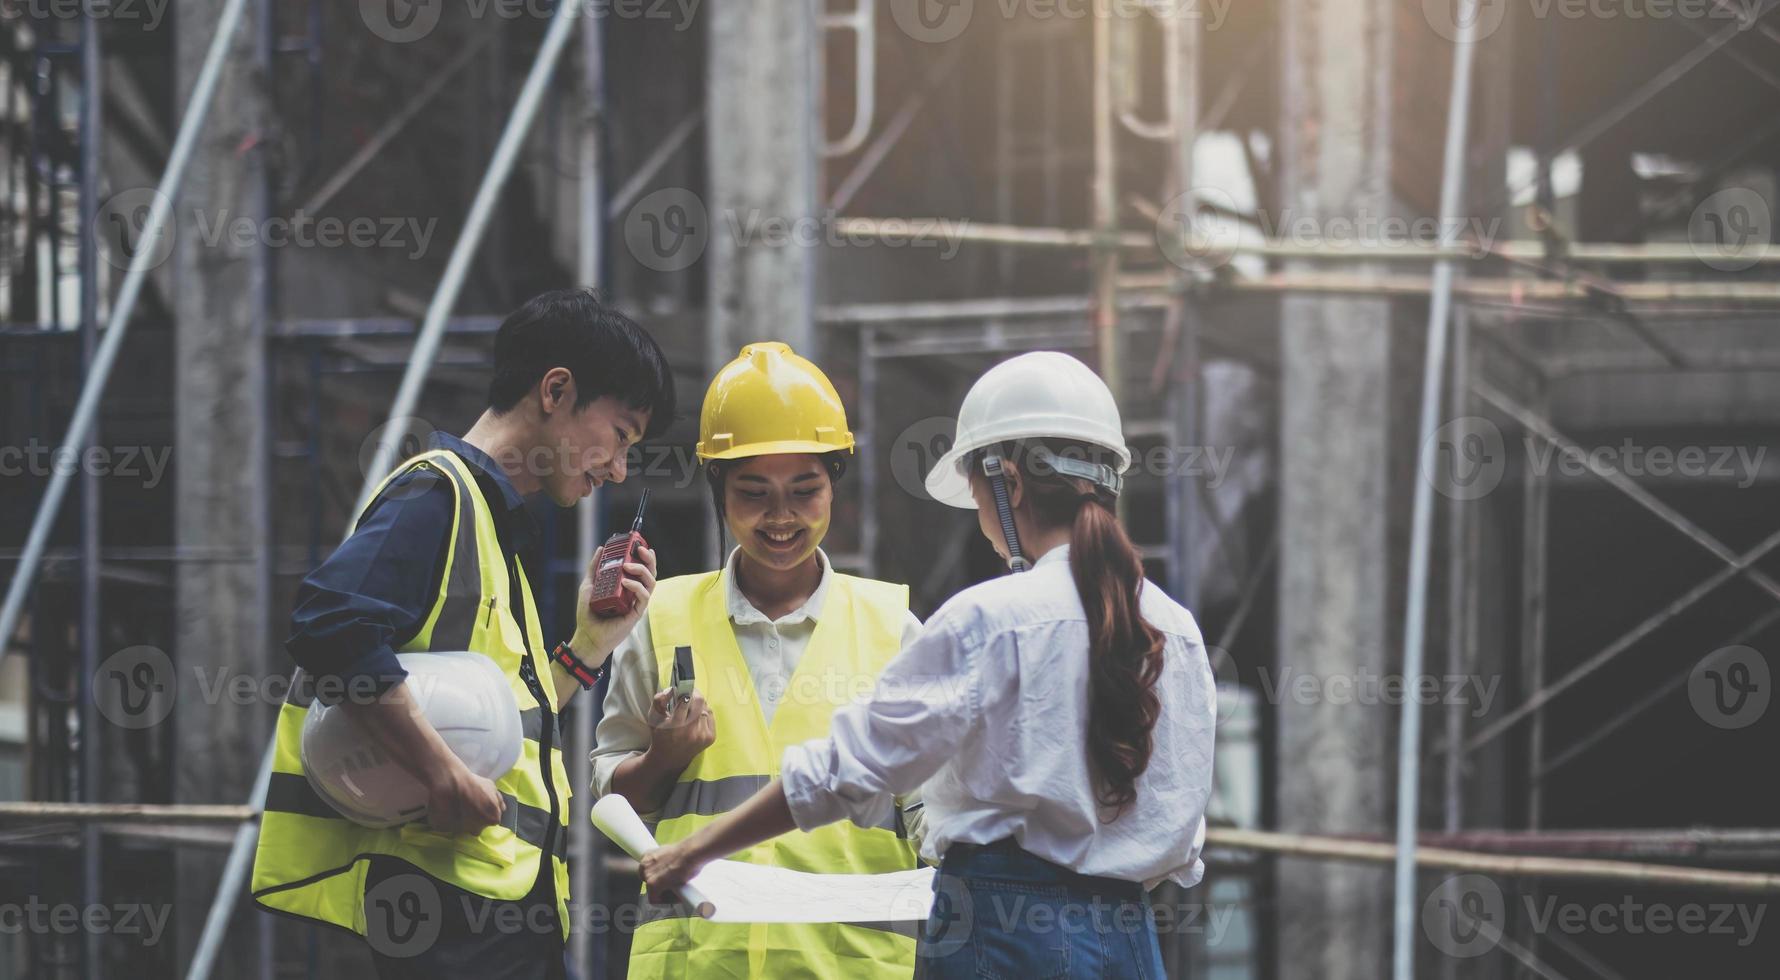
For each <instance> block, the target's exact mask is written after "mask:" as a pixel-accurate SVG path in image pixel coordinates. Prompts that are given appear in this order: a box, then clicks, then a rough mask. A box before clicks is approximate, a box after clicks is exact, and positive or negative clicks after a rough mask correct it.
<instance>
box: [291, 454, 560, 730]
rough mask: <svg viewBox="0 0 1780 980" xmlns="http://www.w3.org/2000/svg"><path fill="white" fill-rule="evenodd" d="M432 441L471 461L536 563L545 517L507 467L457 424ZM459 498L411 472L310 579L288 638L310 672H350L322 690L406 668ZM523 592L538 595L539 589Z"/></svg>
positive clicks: (433, 476) (433, 593) (392, 679)
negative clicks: (402, 658)
mask: <svg viewBox="0 0 1780 980" xmlns="http://www.w3.org/2000/svg"><path fill="white" fill-rule="evenodd" d="M429 442H430V445H431V447H432V448H435V449H449V450H451V451H452V452H454V453H456V454H457V455H458V456H460V457H462V458H463V459H464V461H465V462H467V463H469V464H470V472H472V473H473V474H475V476H476V482H477V483H478V484H480V486H481V488H482V495H483V497H485V498H486V499H487V500H488V502H489V506H490V507H492V508H493V509H494V511H495V514H494V518H495V529H496V532H497V534H498V535H499V536H500V539H501V548H502V550H503V551H504V552H505V553H506V554H507V555H508V556H513V555H518V556H520V557H521V558H522V560H523V561H524V564H525V566H526V567H527V568H528V569H532V568H536V567H537V566H536V564H535V563H534V562H533V561H531V560H530V558H531V554H532V549H534V548H535V547H536V546H537V543H538V539H539V534H538V526H537V522H536V520H535V518H534V517H533V516H532V514H531V511H530V509H529V508H528V507H527V506H526V503H525V498H523V497H521V496H520V495H519V492H518V491H517V490H515V489H513V483H512V481H510V480H508V479H507V474H506V473H504V472H502V471H501V468H500V466H498V465H497V464H496V463H495V461H494V460H493V459H491V458H490V457H489V456H488V454H487V453H484V452H483V451H482V450H480V449H477V448H476V447H474V446H471V445H470V444H468V443H466V442H464V441H463V440H462V439H459V438H457V437H456V436H453V435H450V434H449V433H445V432H434V433H433V434H432V437H431V439H430V440H429ZM454 500H455V497H454V495H453V493H452V489H451V485H450V484H449V483H448V482H446V478H445V477H443V476H441V475H440V474H438V473H435V472H433V471H431V470H426V469H420V470H413V471H410V472H408V473H405V474H403V475H402V476H401V477H399V478H397V479H396V480H395V481H394V482H393V483H391V484H390V486H388V487H386V488H385V489H384V492H383V493H382V494H380V495H379V496H378V498H377V500H375V501H373V502H372V504H371V506H370V508H369V509H368V510H367V511H366V513H365V516H364V519H363V520H362V521H360V522H359V525H358V529H357V530H355V531H353V532H352V536H351V537H349V538H347V539H346V540H345V541H344V542H342V543H341V545H340V547H339V548H337V549H335V550H334V553H333V554H332V555H329V556H328V558H327V560H326V561H324V562H322V563H321V564H320V565H319V566H317V567H316V569H315V570H314V571H312V572H310V573H309V576H308V577H307V578H305V579H304V580H303V584H302V586H300V587H299V588H298V589H297V601H296V608H295V610H294V611H292V613H291V632H290V638H289V639H287V640H285V642H284V648H285V649H286V650H287V651H289V652H290V655H291V657H292V658H293V659H294V660H296V662H297V666H299V667H302V668H303V670H304V671H306V672H307V673H309V674H310V675H312V676H316V677H328V676H332V677H338V678H340V679H341V680H343V681H346V682H347V683H346V684H340V685H327V686H324V688H323V689H322V690H333V691H336V692H343V691H345V690H350V689H353V688H352V687H351V682H352V680H353V679H354V678H357V677H365V676H368V677H374V678H376V679H377V680H376V686H377V690H378V691H379V692H381V691H382V690H384V689H385V688H387V687H389V686H392V685H394V684H395V683H396V682H397V681H400V680H401V679H402V678H403V677H406V676H407V671H405V670H403V669H402V666H401V664H400V662H398V661H397V660H396V653H395V651H396V648H397V647H400V646H401V645H402V644H404V643H407V642H408V641H409V640H412V639H413V638H414V636H415V634H417V633H419V632H420V628H421V626H423V625H424V624H425V623H426V617H427V614H428V613H430V612H431V611H432V608H433V603H434V602H435V601H436V600H437V599H438V597H439V582H440V579H441V578H442V576H443V575H444V571H445V567H444V566H445V554H446V548H447V544H448V542H449V539H450V535H451V517H452V510H453V508H454ZM529 578H530V576H529V575H528V579H529ZM524 599H525V601H526V602H527V603H528V604H529V603H530V602H531V601H532V596H529V595H528V596H525V597H524ZM317 693H318V695H319V694H320V693H321V690H318V692H317Z"/></svg>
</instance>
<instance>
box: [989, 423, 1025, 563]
mask: <svg viewBox="0 0 1780 980" xmlns="http://www.w3.org/2000/svg"><path fill="white" fill-rule="evenodd" d="M983 473H984V475H986V476H987V477H988V478H989V492H990V493H991V494H992V495H994V497H995V516H996V517H997V518H998V519H999V520H1000V521H1001V538H1002V540H1003V541H1006V542H1007V567H1008V568H1009V569H1011V570H1013V571H1015V572H1023V571H1025V570H1026V569H1028V568H1031V567H1032V566H1031V565H1030V564H1029V563H1028V562H1027V561H1026V556H1025V555H1023V554H1021V553H1020V532H1019V531H1018V530H1016V529H1015V528H1014V508H1013V504H1011V503H1010V502H1009V500H1008V492H1007V464H1006V463H1005V462H1004V461H1003V460H1002V458H1001V457H1000V456H999V455H997V454H995V453H989V454H988V455H986V456H984V457H983Z"/></svg>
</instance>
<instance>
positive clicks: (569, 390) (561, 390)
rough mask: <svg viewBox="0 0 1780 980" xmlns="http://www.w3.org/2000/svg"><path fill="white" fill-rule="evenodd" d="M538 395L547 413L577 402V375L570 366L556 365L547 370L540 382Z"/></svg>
mask: <svg viewBox="0 0 1780 980" xmlns="http://www.w3.org/2000/svg"><path fill="white" fill-rule="evenodd" d="M538 395H539V398H540V399H541V400H542V402H543V407H544V414H545V415H549V414H550V413H551V412H554V411H556V410H557V409H560V408H564V407H566V406H571V405H573V404H575V376H574V375H573V374H571V373H570V372H569V369H568V368H562V367H554V368H551V369H550V370H548V371H545V372H544V377H543V378H542V379H541V380H540V381H539V382H538Z"/></svg>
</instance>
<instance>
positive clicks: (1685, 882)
mask: <svg viewBox="0 0 1780 980" xmlns="http://www.w3.org/2000/svg"><path fill="white" fill-rule="evenodd" d="M1205 846H1206V847H1207V848H1214V847H1225V848H1230V849H1232V850H1242V851H1257V852H1260V853H1264V854H1282V855H1291V856H1293V857H1308V858H1326V859H1329V860H1334V861H1362V862H1367V863H1371V864H1388V863H1390V862H1392V861H1395V860H1396V859H1397V858H1398V856H1399V855H1400V854H1401V849H1400V848H1398V847H1395V846H1393V845H1392V844H1389V843H1387V842H1384V841H1366V840H1351V839H1349V838H1345V837H1323V836H1317V835H1314V834H1282V833H1275V832H1273V831H1267V830H1239V829H1237V828H1234V827H1213V828H1210V829H1208V830H1207V831H1206V832H1205ZM1412 856H1413V859H1414V861H1415V863H1416V864H1417V865H1418V866H1420V867H1423V868H1438V869H1440V870H1444V871H1470V872H1476V873H1478V874H1497V875H1506V876H1513V877H1529V878H1534V877H1536V878H1561V879H1568V880H1572V881H1613V882H1626V883H1635V884H1640V885H1656V886H1660V887H1673V888H1694V889H1702V890H1703V889H1710V890H1714V891H1732V892H1746V893H1751V894H1775V893H1780V874H1773V873H1770V872H1762V871H1719V870H1717V869H1713V868H1682V867H1676V866H1674V865H1668V864H1643V863H1636V862H1630V861H1601V860H1595V859H1591V858H1566V857H1544V856H1538V855H1527V854H1480V853H1475V852H1472V851H1458V850H1452V849H1450V848H1444V847H1424V848H1421V849H1420V850H1418V851H1416V852H1414V854H1413V855H1412Z"/></svg>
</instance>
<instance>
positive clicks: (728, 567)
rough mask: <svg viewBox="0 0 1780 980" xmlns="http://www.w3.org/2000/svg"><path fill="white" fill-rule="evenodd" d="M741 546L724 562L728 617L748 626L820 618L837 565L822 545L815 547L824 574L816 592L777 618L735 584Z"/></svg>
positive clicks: (724, 594)
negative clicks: (763, 609)
mask: <svg viewBox="0 0 1780 980" xmlns="http://www.w3.org/2000/svg"><path fill="white" fill-rule="evenodd" d="M741 556H742V549H740V548H732V549H731V550H730V552H729V560H728V561H726V562H724V563H723V597H724V600H725V601H726V602H727V603H728V606H729V618H730V620H731V621H732V622H734V623H735V624H736V625H737V626H748V625H750V624H755V623H801V622H803V621H804V620H806V619H820V618H821V616H822V603H823V601H824V600H826V599H827V598H828V583H829V582H830V581H831V580H832V579H833V578H834V567H833V566H832V565H830V564H829V563H828V555H827V554H826V553H825V552H823V550H822V549H821V548H817V549H816V562H817V564H819V565H821V566H822V577H821V578H820V579H818V580H817V581H816V591H814V592H811V593H810V597H809V598H808V599H805V600H804V603H803V605H801V606H798V607H797V608H796V609H793V610H791V611H790V612H788V613H786V614H785V615H783V616H780V617H779V618H778V619H776V620H774V619H769V618H768V617H767V615H766V614H765V613H763V612H761V611H760V610H758V609H756V608H754V604H753V603H752V602H749V601H748V597H747V596H745V595H743V594H742V590H741V588H740V587H739V586H737V585H736V566H737V565H738V564H739V563H740V562H741Z"/></svg>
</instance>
